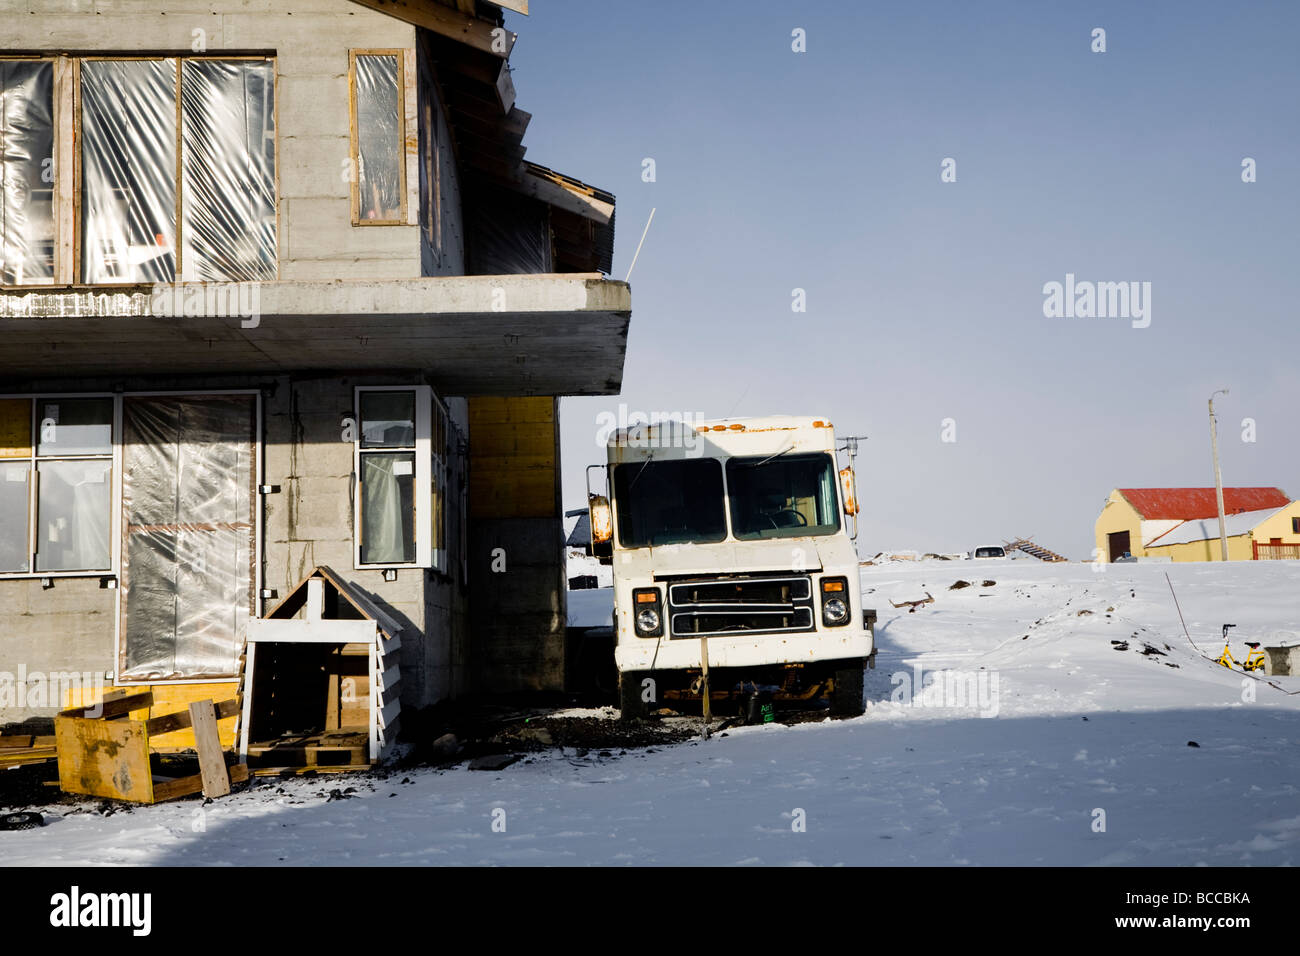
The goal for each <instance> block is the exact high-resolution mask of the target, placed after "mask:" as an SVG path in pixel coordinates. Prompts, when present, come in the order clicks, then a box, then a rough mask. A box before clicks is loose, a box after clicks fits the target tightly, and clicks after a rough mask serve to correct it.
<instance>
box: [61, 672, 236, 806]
mask: <svg viewBox="0 0 1300 956" xmlns="http://www.w3.org/2000/svg"><path fill="white" fill-rule="evenodd" d="M152 706H153V694H152V693H150V692H148V691H146V692H144V693H138V694H118V695H117V696H113V697H109V698H107V699H105V700H104V701H103V703H101V704H98V705H95V706H93V707H74V708H72V709H70V710H65V711H63V712H61V713H60V714H59V716H58V717H56V718H55V720H54V737H55V746H56V748H57V752H58V759H59V786H60V787H61V788H62V789H63V790H64V791H65V792H67V793H80V794H85V795H86V796H91V797H108V798H110V799H114V800H128V801H130V802H132V803H159V802H161V801H163V800H171V799H173V798H175V797H183V796H187V795H189V794H194V793H199V792H202V793H203V795H204V796H208V797H219V796H224V795H225V794H228V793H230V785H231V784H232V783H239V782H241V781H244V780H247V779H248V767H246V766H244V765H243V764H235V765H234V766H230V767H227V765H226V756H225V753H224V751H223V749H222V746H221V740H220V737H219V735H218V732H217V721H218V720H222V719H225V718H228V717H233V716H234V715H235V714H237V713H238V712H239V706H240V705H239V701H238V700H233V699H232V700H225V701H222V702H221V703H220V704H213V702H212V701H210V700H203V701H195V702H194V703H192V704H190V705H189V708H188V710H185V711H181V712H179V713H174V714H164V715H162V716H159V717H153V718H150V719H149V720H131V719H130V717H129V715H130V713H131V711H133V710H142V709H147V708H149V707H152ZM92 715H93V716H92ZM186 728H189V729H192V730H193V732H194V740H195V744H196V748H197V750H198V755H199V771H200V772H199V773H197V774H195V775H193V776H190V777H180V778H176V779H167V778H163V777H155V776H154V775H153V772H152V770H151V768H150V763H149V756H150V749H149V741H150V738H152V737H157V736H160V735H162V734H167V733H174V732H175V731H177V730H183V729H186Z"/></svg>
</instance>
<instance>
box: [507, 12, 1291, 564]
mask: <svg viewBox="0 0 1300 956" xmlns="http://www.w3.org/2000/svg"><path fill="white" fill-rule="evenodd" d="M531 6H532V9H533V12H532V15H531V16H529V17H521V16H518V15H514V14H510V15H508V17H507V24H508V25H509V26H510V27H511V29H514V30H516V31H517V32H518V33H519V42H518V44H517V46H516V47H515V51H514V53H513V55H512V58H511V63H512V65H513V67H514V69H515V73H514V79H515V85H516V88H517V90H518V95H519V99H518V105H519V106H520V108H521V109H525V110H528V111H529V112H531V113H532V114H533V121H532V123H531V125H530V127H529V130H528V134H527V137H526V139H525V145H527V146H528V157H529V158H530V159H533V160H535V161H537V162H540V163H542V164H544V165H547V166H550V167H552V168H555V169H559V170H562V171H564V172H566V173H568V174H570V175H573V176H577V177H578V178H580V179H584V180H586V181H588V182H591V183H593V184H596V185H598V186H601V187H603V188H605V189H608V190H610V191H611V192H613V193H615V194H616V196H617V197H618V243H617V250H616V256H615V266H614V268H615V278H619V279H621V278H623V277H624V275H625V274H626V272H627V269H628V266H629V264H630V263H631V259H632V254H633V251H634V250H635V248H636V244H637V241H638V240H639V239H640V237H641V232H642V229H643V227H644V225H645V222H646V218H647V217H648V215H649V213H650V210H651V208H655V209H657V212H656V213H655V219H654V223H653V226H652V227H651V231H650V233H649V236H648V237H647V239H646V242H645V247H644V249H643V250H642V252H641V256H640V259H639V260H638V262H637V265H636V271H635V273H634V274H633V276H632V301H633V317H632V329H631V334H630V338H629V344H628V355H627V364H626V369H625V375H624V381H623V394H622V395H621V396H618V397H613V398H589V399H566V400H565V401H564V402H563V407H562V416H563V417H562V428H563V438H562V445H563V447H562V452H563V456H564V482H565V504H566V507H570V508H571V507H580V506H582V505H583V504H584V503H585V497H584V492H583V487H584V486H583V469H584V468H585V467H586V465H588V464H592V463H596V462H598V461H601V460H602V458H603V456H602V453H601V451H600V449H599V448H598V447H597V446H596V443H595V437H594V436H595V434H596V431H597V415H598V414H599V413H600V412H601V411H603V410H611V411H614V410H617V408H618V405H619V403H620V402H622V403H625V404H626V405H627V406H628V408H629V409H632V410H643V411H647V412H651V411H675V412H682V413H686V414H691V415H694V414H703V415H704V416H706V417H723V416H728V415H736V416H741V415H766V414H809V415H818V416H827V417H829V418H830V419H831V420H832V421H833V422H834V423H835V425H836V428H837V431H839V432H841V433H852V434H865V435H867V436H869V440H868V441H867V442H865V443H863V445H862V455H861V457H860V458H859V487H860V492H861V497H862V500H863V503H864V506H865V514H864V516H863V519H864V520H863V524H862V529H863V530H862V535H861V537H860V539H859V551H860V552H862V553H863V554H873V553H875V552H876V551H878V550H881V549H896V548H917V549H923V550H964V549H969V548H971V547H974V546H976V545H978V544H982V543H996V542H1000V541H1001V540H1002V539H1004V538H1011V537H1015V536H1019V535H1034V536H1035V537H1036V538H1037V539H1038V540H1040V541H1041V542H1042V543H1043V544H1045V545H1047V546H1048V547H1050V548H1053V549H1055V550H1057V551H1060V552H1062V553H1065V554H1066V555H1068V556H1070V557H1072V558H1086V557H1088V556H1089V555H1090V554H1091V550H1092V547H1093V542H1092V535H1093V522H1094V521H1095V520H1096V517H1097V514H1098V512H1099V511H1100V509H1101V505H1102V503H1103V501H1104V499H1105V496H1106V494H1107V493H1108V492H1109V491H1110V489H1111V488H1113V487H1116V486H1120V487H1124V486H1165V485H1169V486H1183V485H1210V484H1213V471H1212V467H1211V458H1210V442H1209V434H1208V420H1207V414H1206V404H1205V403H1206V399H1207V398H1208V397H1209V395H1210V393H1211V392H1213V391H1214V390H1215V389H1218V388H1224V387H1227V388H1229V389H1230V390H1231V391H1230V394H1229V395H1228V396H1226V397H1223V396H1220V398H1219V399H1218V400H1217V401H1216V406H1217V408H1218V410H1219V413H1220V414H1219V427H1220V445H1221V456H1222V463H1223V474H1224V481H1225V483H1226V484H1228V485H1278V486H1280V487H1282V488H1283V489H1284V490H1286V491H1287V492H1288V493H1289V494H1290V495H1292V496H1293V497H1296V496H1300V429H1298V428H1297V422H1296V415H1297V410H1298V409H1300V384H1298V383H1300V331H1298V319H1300V316H1298V315H1297V308H1296V301H1297V298H1296V295H1295V284H1296V281H1297V277H1298V276H1300V269H1298V268H1297V266H1296V262H1297V258H1298V257H1297V253H1298V252H1300V134H1298V132H1297V126H1298V124H1300V56H1298V55H1297V53H1296V51H1297V49H1300V4H1296V3H1227V2H1223V3H1172V2H1170V3H1141V4H1133V3H1089V4H1082V3H1077V4H1070V3H1040V2H1025V3H971V2H954V3H928V2H909V3H897V4H881V3H873V4H857V3H807V4H794V3H788V2H787V3H777V2H746V3H713V4H700V3H690V2H685V0H661V2H656V3H653V4H633V3H630V2H621V0H619V2H608V0H607V2H587V0H535V2H533V3H532V4H531ZM1097 27H1101V28H1103V29H1104V30H1105V31H1106V47H1107V49H1106V52H1105V53H1094V52H1092V50H1091V45H1092V31H1093V29H1094V28H1097ZM795 28H802V29H803V30H805V31H806V37H807V52H805V53H794V52H792V50H791V42H792V38H791V31H792V30H794V29H795ZM646 157H651V158H653V159H654V160H655V165H656V181H655V182H653V183H646V182H643V181H642V178H641V171H642V160H643V159H644V158H646ZM947 157H951V158H952V159H954V160H955V161H956V174H957V180H956V182H952V183H943V182H941V181H940V164H941V162H942V161H943V160H944V159H945V158H947ZM1245 157H1251V158H1253V159H1254V160H1255V161H1256V164H1257V181H1256V182H1254V183H1249V184H1247V183H1243V182H1242V179H1241V163H1242V160H1243V158H1245ZM1067 273H1073V274H1074V275H1075V276H1076V278H1077V280H1079V281H1083V280H1091V281H1097V282H1100V281H1106V282H1117V281H1136V282H1150V283H1151V316H1150V317H1151V324H1150V326H1149V327H1147V328H1133V327H1132V324H1131V323H1130V322H1129V321H1128V320H1125V319H1122V318H1047V317H1045V316H1044V315H1043V301H1044V295H1043V291H1042V290H1043V285H1044V283H1047V282H1052V281H1057V282H1063V281H1064V280H1065V276H1066V274H1067ZM795 288H802V289H805V290H806V295H807V312H806V313H803V314H795V313H792V311H791V290H792V289H795ZM948 418H951V419H953V420H954V421H955V423H956V441H954V442H944V441H942V440H941V433H942V423H943V421H944V419H948ZM1244 418H1252V419H1254V421H1255V428H1256V441H1254V442H1243V441H1242V440H1241V433H1242V427H1241V421H1242V419H1244Z"/></svg>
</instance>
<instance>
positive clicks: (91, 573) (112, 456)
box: [0, 392, 122, 581]
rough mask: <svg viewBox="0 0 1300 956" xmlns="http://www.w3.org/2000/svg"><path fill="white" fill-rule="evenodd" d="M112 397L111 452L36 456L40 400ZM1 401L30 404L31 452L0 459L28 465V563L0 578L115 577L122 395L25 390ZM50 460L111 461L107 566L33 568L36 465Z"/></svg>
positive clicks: (2, 396)
mask: <svg viewBox="0 0 1300 956" xmlns="http://www.w3.org/2000/svg"><path fill="white" fill-rule="evenodd" d="M96 398H98V399H105V398H107V399H111V400H112V402H113V415H112V422H111V429H110V436H109V438H110V442H111V445H112V451H111V453H109V454H103V453H96V454H80V455H39V454H37V449H38V447H39V444H40V442H39V438H40V431H39V429H40V423H39V422H38V421H37V420H36V410H37V408H38V407H39V406H40V403H41V402H47V401H51V400H67V401H75V400H77V399H96ZM0 401H27V402H28V403H29V405H30V406H31V414H30V418H29V421H30V428H31V431H30V432H29V439H30V442H31V444H30V446H29V447H30V452H29V454H28V455H26V456H15V457H6V458H0V463H10V462H27V463H28V466H29V471H28V481H27V548H28V553H27V560H28V566H27V570H26V571H4V572H0V581H3V580H44V579H47V578H48V579H50V580H55V579H59V578H116V577H118V576H119V574H120V571H121V566H122V565H121V557H122V515H121V507H120V504H121V500H122V441H121V437H122V401H121V396H119V395H117V394H115V393H113V392H25V393H16V394H0ZM50 461H106V462H109V463H110V467H111V468H112V473H111V474H110V476H109V503H108V508H109V535H110V539H109V566H108V568H107V569H104V568H97V569H92V570H86V571H71V570H68V571H38V570H36V555H37V554H38V553H39V552H38V551H37V550H36V549H35V545H36V543H37V540H36V539H37V537H38V530H39V529H38V522H39V520H40V513H39V500H38V499H39V491H40V489H39V486H38V483H37V481H36V480H35V478H36V471H37V466H38V465H39V464H40V463H41V462H50Z"/></svg>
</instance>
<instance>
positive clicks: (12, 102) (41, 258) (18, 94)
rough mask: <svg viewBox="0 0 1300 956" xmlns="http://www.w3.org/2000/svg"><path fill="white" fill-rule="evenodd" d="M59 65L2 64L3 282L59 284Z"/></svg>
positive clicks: (0, 222) (0, 194)
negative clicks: (56, 192) (56, 105)
mask: <svg viewBox="0 0 1300 956" xmlns="http://www.w3.org/2000/svg"><path fill="white" fill-rule="evenodd" d="M54 221H55V216H54V64H52V63H50V62H48V61H45V62H41V61H32V60H26V61H24V60H9V61H0V284H4V285H42V284H48V283H51V282H53V281H54Z"/></svg>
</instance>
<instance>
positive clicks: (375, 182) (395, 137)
mask: <svg viewBox="0 0 1300 956" xmlns="http://www.w3.org/2000/svg"><path fill="white" fill-rule="evenodd" d="M353 84H354V89H353V97H354V101H355V103H356V117H355V120H356V153H357V154H356V156H355V157H354V159H355V160H356V164H357V166H356V176H357V190H356V198H355V204H356V207H357V208H356V210H355V213H356V218H357V220H358V221H359V222H385V223H393V222H403V221H405V213H404V210H403V205H404V199H405V189H404V184H403V178H402V173H403V167H404V163H403V149H402V146H403V142H404V141H405V135H404V130H403V125H404V117H403V116H402V105H401V104H402V100H401V69H400V67H399V65H398V58H397V57H396V56H395V55H393V54H370V53H367V54H358V55H357V56H356V57H355V58H354V67H353Z"/></svg>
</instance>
